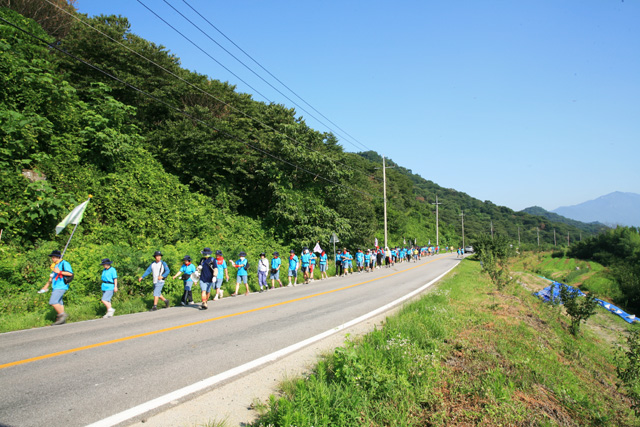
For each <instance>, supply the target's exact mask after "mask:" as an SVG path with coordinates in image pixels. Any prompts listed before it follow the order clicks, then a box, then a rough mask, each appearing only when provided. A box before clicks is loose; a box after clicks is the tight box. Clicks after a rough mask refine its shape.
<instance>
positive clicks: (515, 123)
mask: <svg viewBox="0 0 640 427" xmlns="http://www.w3.org/2000/svg"><path fill="white" fill-rule="evenodd" d="M168 4H171V5H172V6H173V7H174V8H176V9H177V10H179V11H181V12H182V13H183V14H184V15H185V16H186V17H188V18H189V19H190V20H191V21H192V22H193V23H194V24H195V25H196V26H197V27H199V28H200V29H202V30H204V33H205V34H206V35H205V34H203V32H201V31H200V30H198V29H197V28H196V27H195V26H194V25H193V24H192V23H189V22H188V21H186V20H185V19H184V18H183V17H181V16H180V15H179V14H178V13H176V12H175V11H174V10H173V9H171V8H170V7H169V6H168ZM75 5H76V7H77V8H78V11H79V12H80V13H86V14H88V15H89V16H95V15H101V14H104V15H112V14H113V15H122V16H125V17H127V18H128V19H129V22H130V23H131V32H133V33H134V34H137V35H139V36H141V37H143V38H145V39H147V40H149V41H152V42H154V43H156V44H159V45H163V46H165V47H166V48H167V49H168V50H170V51H171V52H172V53H173V54H175V55H176V56H178V57H179V58H180V59H181V64H182V66H183V67H185V68H187V69H190V70H193V71H196V72H198V73H201V74H206V75H207V76H209V77H210V78H213V79H217V80H221V81H228V82H229V83H231V84H233V85H235V86H236V88H237V91H239V92H244V93H249V94H252V96H253V98H254V99H255V100H257V101H263V102H266V103H270V102H274V103H278V104H283V105H285V106H287V107H289V108H295V109H296V112H297V115H298V116H302V117H303V118H304V120H305V121H306V123H307V124H308V125H309V126H310V127H312V128H314V129H317V130H319V131H323V132H324V131H331V132H334V133H335V134H336V135H337V136H338V138H339V140H340V143H341V144H342V145H343V147H344V148H345V150H347V151H352V152H357V151H364V150H367V149H371V150H375V151H377V152H378V153H380V154H381V155H384V156H385V157H388V158H391V159H393V160H394V161H395V162H396V163H398V164H400V165H401V166H404V167H406V168H408V169H411V170H412V171H413V172H414V173H417V174H419V175H421V176H422V177H424V178H425V179H428V180H431V181H433V182H435V183H437V184H439V185H440V186H442V187H446V188H453V189H455V190H457V191H462V192H465V193H467V194H469V195H470V196H472V197H475V198H478V199H480V200H490V201H492V202H493V203H495V204H497V205H502V206H508V207H510V208H512V209H514V210H521V209H524V208H526V207H529V206H541V207H543V208H545V209H547V210H553V209H556V208H558V207H560V206H569V205H575V204H578V203H582V202H585V201H588V200H592V199H595V198H597V197H599V196H602V195H605V194H608V193H611V192H614V191H624V192H633V193H640V168H639V167H638V159H639V157H640V25H638V22H640V1H638V0H624V1H621V0H563V1H559V0H519V1H512V0H502V1H499V0H483V1H477V0H475V1H470V0H469V1H465V0H459V1H455V2H454V1H450V0H449V1H444V0H441V1H431V0H420V1H419V0H395V1H393V2H391V1H380V0H366V1H365V0H339V1H338V0H324V1H302V2H301V1H291V0H268V1H266V0H262V1H259V0H233V1H214V0H109V1H101V0H100V1H99V0H77V2H76V4H75ZM144 5H146V7H145V6H144ZM189 5H190V6H192V7H193V9H195V10H197V11H198V12H199V13H200V14H201V15H202V16H204V17H205V18H206V19H207V20H208V21H209V22H210V23H211V24H213V25H214V26H215V27H216V28H218V29H219V30H220V31H221V32H222V33H224V35H225V36H226V37H228V38H229V39H230V40H232V41H233V43H235V44H236V45H238V46H239V47H240V48H242V50H244V51H245V52H246V53H248V54H249V55H251V57H252V58H253V59H255V60H256V61H257V62H258V63H259V64H260V65H261V66H262V67H264V68H265V69H267V70H268V71H269V72H270V73H271V74H273V75H274V76H275V77H277V78H278V80H280V81H281V82H282V83H284V84H285V85H286V86H287V87H288V88H290V89H292V90H293V91H294V92H295V94H293V93H291V92H289V91H288V90H287V89H286V88H285V87H283V86H281V85H280V83H278V82H277V81H276V80H274V79H273V78H272V77H270V76H269V75H268V74H267V73H266V72H265V71H264V70H263V69H262V68H260V66H258V65H256V63H255V62H253V61H252V60H251V59H250V58H248V57H247V56H245V55H244V53H242V52H241V51H240V50H238V49H237V48H236V47H235V46H234V45H233V44H232V43H230V42H229V41H228V40H227V39H226V38H225V37H224V36H223V35H221V34H220V33H219V32H217V31H216V30H215V29H214V28H212V27H211V26H210V25H209V23H207V22H206V21H204V20H203V19H202V18H201V17H199V16H198V15H197V14H196V13H195V12H194V11H193V10H192V9H191V8H189ZM149 9H151V10H153V11H154V12H155V13H157V14H158V15H160V16H161V17H162V18H163V19H165V20H166V21H167V22H169V23H170V24H171V25H173V26H174V27H175V28H176V29H178V30H179V31H180V32H181V33H182V34H184V35H185V36H186V37H188V38H189V39H190V40H192V41H193V42H194V43H195V44H196V45H197V46H199V48H198V47H196V46H194V44H192V43H191V42H189V41H188V40H186V39H185V38H184V37H183V36H182V35H180V34H178V33H177V32H175V31H174V30H173V29H171V28H170V27H169V26H167V25H166V24H165V23H163V22H162V21H161V20H160V19H158V18H157V17H156V16H154V14H153V13H152V12H150V11H149ZM209 37H210V38H209ZM211 39H213V40H215V41H216V42H218V43H219V44H220V45H222V46H224V47H225V49H227V50H228V51H230V52H231V53H232V54H233V55H235V56H236V57H237V58H238V59H240V60H241V61H242V62H243V63H244V64H246V65H247V66H248V67H249V68H250V69H251V70H253V71H254V72H255V73H258V74H259V75H261V76H263V78H264V79H265V80H267V81H268V82H269V83H271V84H272V85H273V86H275V87H277V88H278V90H279V91H280V92H282V93H279V92H278V91H276V90H274V89H273V88H272V87H270V86H269V85H268V84H267V83H265V82H264V81H263V80H261V79H260V78H258V77H256V75H255V74H254V73H253V72H252V71H250V70H249V69H247V68H246V67H245V66H244V65H242V64H241V63H240V62H238V61H236V59H234V58H233V57H232V56H230V55H229V54H227V53H226V52H225V51H224V50H223V49H221V48H220V47H219V46H218V45H216V44H215V43H214V42H213V41H212V40H211ZM200 49H201V50H200ZM203 51H204V52H206V54H205V53H203ZM207 54H208V55H209V56H212V57H214V58H215V59H216V60H217V61H219V62H220V63H221V64H222V65H224V67H226V68H227V69H229V70H231V71H232V73H233V74H232V73H230V72H228V71H227V70H225V68H223V67H222V66H221V65H219V64H218V63H216V62H214V61H213V60H212V59H211V58H210V57H209V56H208V55H207ZM234 74H235V75H234ZM258 92H259V94H258ZM283 94H284V95H286V96H284V95H283ZM298 96H299V97H300V98H302V99H303V100H304V101H305V102H306V103H308V104H306V103H305V102H303V101H301V100H300V98H298ZM287 98H289V99H287ZM292 101H295V102H296V103H297V104H298V106H296V105H295V104H294V102H292ZM309 105H311V106H312V107H313V108H311V107H309ZM303 109H304V110H306V111H303ZM314 109H315V110H314ZM318 112H319V113H318ZM323 116H324V117H323ZM439 201H441V202H444V203H446V200H439Z"/></svg>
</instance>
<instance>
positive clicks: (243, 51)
mask: <svg viewBox="0 0 640 427" xmlns="http://www.w3.org/2000/svg"><path fill="white" fill-rule="evenodd" d="M182 2H183V3H184V4H186V5H187V6H188V7H189V8H190V9H191V10H193V11H194V12H195V13H196V14H197V15H198V16H200V18H202V19H203V20H204V21H205V22H206V23H207V24H209V25H210V26H211V27H212V28H213V29H214V30H216V31H217V32H218V33H220V34H221V35H222V36H223V37H224V38H225V39H227V40H228V41H229V42H230V43H231V44H232V45H234V46H235V47H236V48H237V49H238V50H239V51H240V52H242V53H244V54H245V55H246V56H247V57H248V58H249V59H251V60H252V61H253V62H254V63H255V64H256V65H257V66H258V67H260V68H262V69H263V70H264V71H265V72H266V73H267V74H269V75H270V76H271V77H272V78H273V79H275V80H276V81H277V82H278V83H280V84H281V85H282V86H284V87H285V88H286V89H287V90H288V91H289V92H291V93H292V94H294V95H295V96H296V97H297V98H298V99H300V100H301V101H302V102H304V103H305V104H306V105H308V106H309V107H310V108H311V109H312V110H313V111H315V112H316V113H318V114H320V115H321V116H322V117H323V118H325V119H326V120H327V121H328V122H329V123H331V124H332V125H334V126H335V127H337V128H338V129H340V130H341V131H342V132H344V134H345V135H347V136H349V137H350V138H351V139H353V140H354V141H356V142H357V143H358V144H360V145H361V146H362V147H364V148H365V149H367V150H371V151H374V150H373V149H371V148H369V147H367V146H366V145H365V144H363V143H362V142H360V141H358V139H356V138H355V137H353V136H352V135H350V134H349V132H347V131H346V130H344V129H342V128H341V127H340V126H338V125H337V124H335V123H334V122H333V121H331V119H329V118H328V117H327V116H325V115H324V114H322V113H321V112H320V111H318V110H317V109H316V108H315V107H314V106H313V105H311V104H309V103H308V102H307V101H306V100H304V99H303V98H302V97H301V96H300V95H298V94H297V93H296V92H295V91H294V90H293V89H291V88H290V87H289V86H287V85H286V84H284V83H283V82H282V81H281V80H280V79H279V78H277V77H276V76H275V75H273V74H272V73H271V72H270V71H269V70H267V69H266V68H265V67H263V66H262V64H260V63H259V62H258V61H257V60H256V59H255V58H253V56H251V55H249V53H247V52H246V51H245V50H244V49H242V48H241V47H240V46H238V45H237V44H236V43H235V42H234V41H233V40H231V39H230V38H229V37H228V36H227V35H226V34H225V33H223V32H222V31H221V30H220V29H219V28H218V27H216V26H215V25H213V23H211V21H209V20H208V19H207V18H206V17H204V16H203V15H202V14H201V13H200V12H198V11H197V10H196V9H195V8H194V7H193V6H191V5H190V4H189V2H187V0H182ZM287 99H288V98H287ZM292 102H293V101H292Z"/></svg>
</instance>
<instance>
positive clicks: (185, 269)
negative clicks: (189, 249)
mask: <svg viewBox="0 0 640 427" xmlns="http://www.w3.org/2000/svg"><path fill="white" fill-rule="evenodd" d="M195 272H196V267H195V266H194V265H193V264H192V263H191V257H190V256H189V255H185V256H184V258H182V267H180V271H178V273H177V274H176V275H175V276H173V279H174V280H175V279H177V278H178V276H181V277H180V278H181V279H182V281H183V282H184V292H183V293H182V298H181V299H180V304H182V305H189V303H190V302H193V296H192V294H191V287H192V286H193V279H192V278H191V275H192V274H193V273H195Z"/></svg>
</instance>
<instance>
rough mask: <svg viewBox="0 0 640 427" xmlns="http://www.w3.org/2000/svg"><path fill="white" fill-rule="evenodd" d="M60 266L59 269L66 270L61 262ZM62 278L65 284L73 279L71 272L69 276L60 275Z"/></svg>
mask: <svg viewBox="0 0 640 427" xmlns="http://www.w3.org/2000/svg"><path fill="white" fill-rule="evenodd" d="M61 262H62V261H61ZM61 267H62V269H61V270H60V271H67V270H65V269H64V264H62V265H61ZM62 280H63V281H64V284H65V285H68V284H69V283H71V281H72V280H73V273H71V276H62Z"/></svg>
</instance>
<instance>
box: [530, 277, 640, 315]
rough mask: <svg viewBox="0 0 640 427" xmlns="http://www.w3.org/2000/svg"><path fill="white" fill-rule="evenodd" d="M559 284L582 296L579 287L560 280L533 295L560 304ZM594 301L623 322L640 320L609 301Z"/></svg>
mask: <svg viewBox="0 0 640 427" xmlns="http://www.w3.org/2000/svg"><path fill="white" fill-rule="evenodd" d="M561 286H566V287H568V288H569V289H571V290H572V291H573V292H577V293H578V295H579V296H584V293H583V292H582V291H581V290H580V289H578V288H574V287H573V286H569V285H565V284H564V283H560V282H553V283H552V284H551V285H550V286H547V287H546V288H544V289H543V290H541V291H540V292H535V293H534V295H536V296H537V297H539V298H541V299H542V300H543V301H545V302H549V301H552V300H553V301H556V302H558V303H560V304H562V302H561V300H560V287H561ZM552 288H553V296H552V295H551V289H552ZM596 301H597V302H598V304H600V305H601V306H602V307H603V308H604V309H605V310H608V311H610V312H611V313H613V314H615V315H616V316H620V317H622V319H624V321H625V322H628V323H633V322H639V321H640V320H638V319H636V315H635V314H629V313H626V312H625V311H623V310H622V309H620V308H619V307H616V306H615V305H613V304H611V303H608V302H606V301H602V300H601V299H598V298H596Z"/></svg>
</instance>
